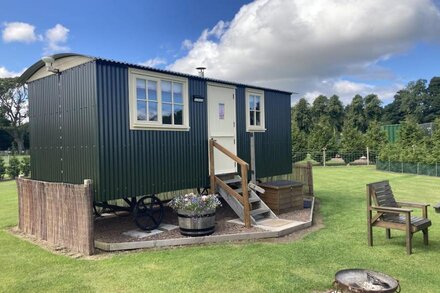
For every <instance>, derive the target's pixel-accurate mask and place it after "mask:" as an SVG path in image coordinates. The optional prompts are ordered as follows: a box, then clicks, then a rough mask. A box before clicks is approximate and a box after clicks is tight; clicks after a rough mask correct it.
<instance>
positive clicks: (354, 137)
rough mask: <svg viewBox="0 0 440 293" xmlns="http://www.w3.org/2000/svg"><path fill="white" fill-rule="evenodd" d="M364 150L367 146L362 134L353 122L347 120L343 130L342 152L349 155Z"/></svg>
mask: <svg viewBox="0 0 440 293" xmlns="http://www.w3.org/2000/svg"><path fill="white" fill-rule="evenodd" d="M364 149H365V144H364V139H363V136H362V133H361V132H360V131H359V130H358V129H357V127H356V126H355V125H354V123H353V122H352V121H350V120H346V121H345V123H344V127H343V129H342V134H341V147H340V150H341V151H342V152H345V153H349V152H354V151H359V150H364Z"/></svg>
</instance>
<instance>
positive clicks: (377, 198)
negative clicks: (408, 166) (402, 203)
mask: <svg viewBox="0 0 440 293" xmlns="http://www.w3.org/2000/svg"><path fill="white" fill-rule="evenodd" d="M368 185H369V186H370V190H371V194H370V195H371V197H372V198H373V202H374V204H376V205H377V206H380V207H393V208H397V207H399V206H398V205H397V202H396V200H395V198H394V194H393V190H392V189H391V186H390V183H389V181H388V180H386V181H381V182H375V183H370V184H368ZM397 216H398V215H397ZM394 217H396V214H389V213H386V214H384V215H383V216H382V218H387V219H390V218H394Z"/></svg>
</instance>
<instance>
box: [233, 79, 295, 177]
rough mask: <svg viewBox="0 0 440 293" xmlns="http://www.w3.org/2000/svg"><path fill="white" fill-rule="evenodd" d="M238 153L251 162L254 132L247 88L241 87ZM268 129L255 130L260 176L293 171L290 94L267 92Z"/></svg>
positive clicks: (257, 167)
mask: <svg viewBox="0 0 440 293" xmlns="http://www.w3.org/2000/svg"><path fill="white" fill-rule="evenodd" d="M236 103H237V140H238V141H237V143H238V145H237V153H238V156H239V157H240V158H242V159H243V160H245V161H246V162H250V134H249V133H248V132H246V116H245V115H246V114H245V113H246V97H245V88H244V87H238V88H237V99H236ZM264 106H265V107H264V115H265V126H266V131H265V132H256V133H255V157H256V169H257V172H256V176H257V178H262V177H269V176H275V175H281V174H287V173H290V172H291V171H292V158H291V145H292V143H291V130H290V127H291V125H290V95H289V94H285V93H280V92H273V91H268V90H266V91H264Z"/></svg>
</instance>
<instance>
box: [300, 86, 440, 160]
mask: <svg viewBox="0 0 440 293" xmlns="http://www.w3.org/2000/svg"><path fill="white" fill-rule="evenodd" d="M291 116H292V152H293V154H295V153H297V152H309V153H318V152H321V151H322V150H323V149H324V148H325V149H327V150H333V151H339V152H353V151H359V150H365V148H366V147H369V148H370V149H371V150H377V151H378V150H380V149H381V148H382V147H383V146H384V145H385V144H386V142H387V138H386V134H385V132H384V131H383V130H382V127H381V126H382V125H386V124H399V123H401V122H403V121H405V119H411V122H412V123H416V124H417V123H426V122H433V121H434V120H435V118H437V117H440V77H433V78H432V79H431V80H430V82H429V83H428V82H427V80H424V79H419V80H417V81H411V82H409V83H408V84H407V86H406V87H405V88H403V89H401V90H399V91H398V92H397V93H396V94H395V95H394V98H393V101H392V102H391V103H389V104H388V105H386V106H383V103H382V101H381V100H380V99H379V97H378V96H377V95H376V94H369V95H367V96H365V97H362V96H361V95H355V96H354V97H353V99H352V101H351V103H349V104H348V105H346V106H344V105H343V103H342V101H341V100H340V98H339V96H337V95H333V96H331V97H330V98H328V97H326V96H324V95H320V96H318V97H316V98H315V100H314V101H313V102H312V103H311V104H310V103H309V102H308V101H307V100H306V99H305V98H301V99H300V100H299V101H298V103H297V104H296V105H295V106H294V107H292V109H291Z"/></svg>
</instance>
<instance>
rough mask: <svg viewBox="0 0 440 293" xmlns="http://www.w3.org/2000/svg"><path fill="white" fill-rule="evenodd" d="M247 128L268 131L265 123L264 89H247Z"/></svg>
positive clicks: (248, 129) (251, 130)
mask: <svg viewBox="0 0 440 293" xmlns="http://www.w3.org/2000/svg"><path fill="white" fill-rule="evenodd" d="M246 130H247V131H248V132H254V131H255V132H257V131H266V128H265V123H264V91H260V90H254V89H246Z"/></svg>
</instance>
